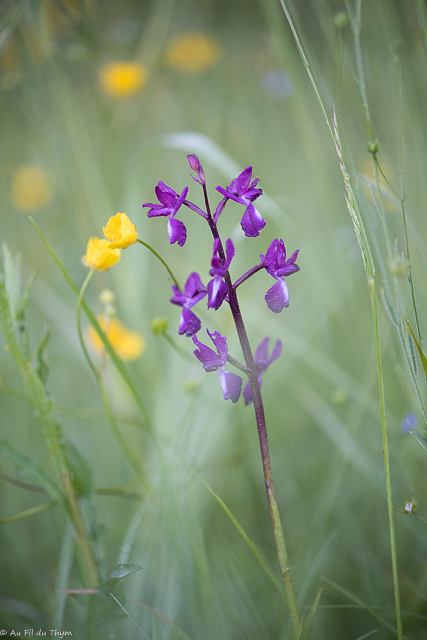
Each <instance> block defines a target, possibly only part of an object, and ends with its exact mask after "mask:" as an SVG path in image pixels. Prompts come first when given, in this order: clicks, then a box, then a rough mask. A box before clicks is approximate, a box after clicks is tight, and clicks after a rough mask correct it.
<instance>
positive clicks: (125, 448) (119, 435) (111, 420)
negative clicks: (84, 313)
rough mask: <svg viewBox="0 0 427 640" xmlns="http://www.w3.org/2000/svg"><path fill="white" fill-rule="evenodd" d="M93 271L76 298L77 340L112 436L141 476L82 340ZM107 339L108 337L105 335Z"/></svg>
mask: <svg viewBox="0 0 427 640" xmlns="http://www.w3.org/2000/svg"><path fill="white" fill-rule="evenodd" d="M93 274H94V272H93V271H92V270H90V271H89V273H88V274H87V276H86V278H85V281H84V282H83V284H82V288H81V289H80V293H79V297H78V298H77V331H78V334H79V340H80V344H81V347H82V350H83V353H84V356H85V358H86V360H87V363H88V365H89V367H90V368H91V370H92V373H93V374H94V376H95V379H96V381H97V383H98V386H99V390H100V392H101V398H102V402H103V404H104V408H105V412H106V414H107V417H108V421H109V423H110V426H111V429H112V431H113V433H114V436H115V438H116V440H117V442H118V443H119V445H120V447H121V449H122V451H123V453H124V454H125V456H126V457H127V459H128V460H129V462H130V464H131V465H132V467H133V469H134V471H135V472H136V473H137V475H138V476H139V477H142V475H143V470H142V466H141V463H140V461H139V459H138V458H137V457H136V455H135V454H134V452H133V451H132V449H131V447H130V446H129V445H128V443H127V442H126V440H125V438H124V437H123V434H122V432H121V431H120V428H119V425H118V424H117V420H116V417H115V415H114V412H113V409H112V407H111V403H110V400H109V397H108V393H107V392H106V389H105V385H104V381H103V378H102V373H101V370H100V369H98V368H97V367H96V366H95V363H94V362H93V360H92V358H91V357H90V355H89V351H88V349H87V347H86V343H85V341H84V337H83V331H82V326H81V310H82V302H83V298H84V294H85V293H86V289H87V287H88V285H89V282H90V280H91V278H92V276H93ZM106 338H107V340H108V337H107V336H106Z"/></svg>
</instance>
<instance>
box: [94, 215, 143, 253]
mask: <svg viewBox="0 0 427 640" xmlns="http://www.w3.org/2000/svg"><path fill="white" fill-rule="evenodd" d="M102 230H103V232H104V236H105V237H106V238H108V240H111V241H112V244H110V249H126V247H128V246H129V245H131V244H134V243H135V242H136V241H137V240H138V232H137V230H136V227H135V225H134V224H133V223H132V222H131V221H130V220H129V218H128V217H127V215H126V214H125V213H116V215H115V216H111V218H110V219H109V221H108V222H107V226H106V227H103V228H102Z"/></svg>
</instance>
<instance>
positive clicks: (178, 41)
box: [166, 33, 220, 73]
mask: <svg viewBox="0 0 427 640" xmlns="http://www.w3.org/2000/svg"><path fill="white" fill-rule="evenodd" d="M219 57H220V49H219V47H218V45H217V44H216V42H215V41H214V40H212V38H209V36H205V35H204V34H203V33H182V34H180V35H178V36H176V37H175V38H173V39H172V40H171V42H170V43H169V46H168V48H167V50H166V64H167V65H168V66H169V67H171V68H172V69H175V70H176V71H180V72H181V73H202V72H203V71H206V70H207V69H210V68H211V67H213V66H215V64H216V63H217V62H218V59H219Z"/></svg>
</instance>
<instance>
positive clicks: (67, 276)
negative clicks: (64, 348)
mask: <svg viewBox="0 0 427 640" xmlns="http://www.w3.org/2000/svg"><path fill="white" fill-rule="evenodd" d="M29 219H30V221H31V224H32V225H33V227H34V228H35V230H36V231H37V233H38V235H39V236H40V238H41V240H42V242H43V244H44V245H45V247H46V249H47V250H48V251H49V253H50V255H51V256H52V258H53V259H54V261H55V263H56V265H57V266H58V268H59V270H60V271H61V273H62V275H63V276H64V278H65V279H66V281H67V282H68V285H69V286H70V288H71V290H72V291H73V293H74V294H75V295H76V296H77V297H78V296H79V288H78V287H77V285H76V284H75V282H74V281H73V279H72V278H71V276H70V274H69V273H68V271H67V269H66V268H65V265H64V264H63V262H62V261H61V260H60V258H59V256H58V254H57V253H56V252H55V251H54V249H53V247H52V245H51V244H50V243H49V242H48V241H47V239H46V237H45V236H44V235H43V233H42V231H41V229H40V227H39V226H38V225H37V223H36V222H35V221H34V220H33V218H32V217H31V216H29ZM81 306H82V308H83V311H84V312H85V314H86V316H87V318H88V320H89V322H90V324H91V325H92V327H93V328H94V329H95V331H96V332H97V334H98V335H99V337H100V339H101V340H102V342H103V343H104V346H105V349H106V351H107V352H108V355H109V356H110V358H111V360H112V362H113V363H114V366H115V367H116V369H117V371H118V372H119V374H120V375H121V377H122V378H123V380H124V382H125V383H126V385H127V387H128V389H129V391H130V393H131V394H132V396H133V398H134V400H135V403H136V405H137V407H138V409H139V410H140V412H141V415H142V417H143V419H144V422H145V426H146V429H147V431H148V432H149V434H150V435H151V436H152V438H153V442H154V443H155V444H156V440H155V437H154V429H153V425H152V423H151V419H150V416H149V414H148V411H147V409H146V408H145V405H144V403H143V402H142V400H141V398H140V397H139V394H138V391H137V389H136V387H135V385H134V383H133V381H132V379H131V377H130V375H129V373H128V371H127V369H126V367H125V366H124V364H123V362H122V361H121V360H120V358H119V357H118V355H117V354H116V352H115V351H114V349H113V348H112V346H111V344H110V343H109V341H108V340H107V338H106V336H105V334H104V332H103V331H102V329H101V327H100V325H99V322H98V320H97V319H96V316H95V314H94V313H93V312H92V311H91V309H90V308H89V306H88V305H87V304H86V302H85V301H84V300H83V299H82V301H81Z"/></svg>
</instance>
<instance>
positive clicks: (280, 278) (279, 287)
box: [260, 238, 300, 313]
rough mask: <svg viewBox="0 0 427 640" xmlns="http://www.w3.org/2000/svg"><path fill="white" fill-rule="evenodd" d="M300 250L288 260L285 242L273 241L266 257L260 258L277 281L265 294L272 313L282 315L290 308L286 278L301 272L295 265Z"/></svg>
mask: <svg viewBox="0 0 427 640" xmlns="http://www.w3.org/2000/svg"><path fill="white" fill-rule="evenodd" d="M297 256H298V250H297V251H294V253H293V254H292V255H291V257H290V258H289V259H288V260H286V249H285V245H284V242H283V240H277V238H276V239H275V240H273V242H272V243H271V245H270V246H269V247H268V249H267V253H266V254H265V256H263V255H261V256H260V258H261V260H262V261H263V263H264V268H265V269H266V271H267V272H268V273H269V274H270V275H271V276H273V278H275V279H276V280H277V282H276V284H274V285H273V286H272V287H271V288H270V289H269V290H268V291H267V293H266V294H265V301H266V302H267V306H268V308H269V309H270V311H273V312H274V313H280V312H281V311H282V310H283V309H284V308H285V307H289V291H288V285H287V284H286V281H285V276H290V275H292V274H293V273H296V272H297V271H299V270H300V268H299V266H298V265H297V264H295V260H296V259H297Z"/></svg>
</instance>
